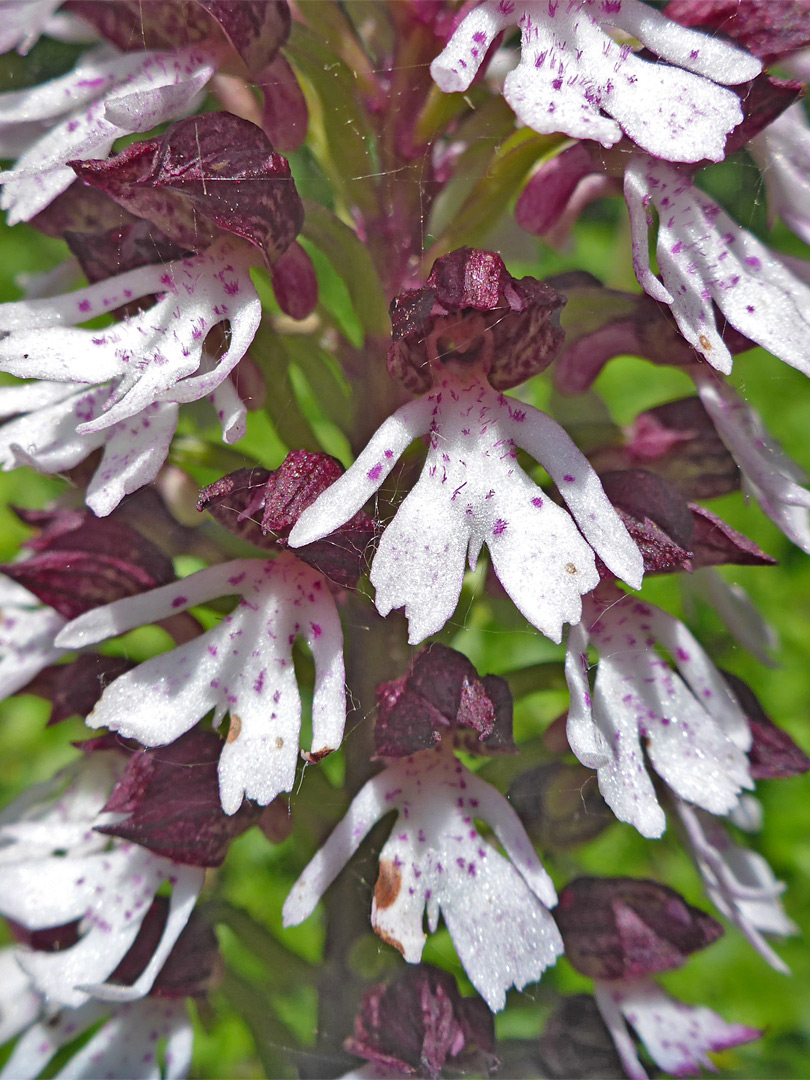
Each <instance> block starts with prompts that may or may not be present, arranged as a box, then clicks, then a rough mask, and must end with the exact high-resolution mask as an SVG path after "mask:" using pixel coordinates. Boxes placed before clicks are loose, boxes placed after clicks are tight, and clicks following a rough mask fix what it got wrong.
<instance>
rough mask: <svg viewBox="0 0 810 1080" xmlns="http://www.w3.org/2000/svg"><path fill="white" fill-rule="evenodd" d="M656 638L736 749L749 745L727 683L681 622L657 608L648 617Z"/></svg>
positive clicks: (747, 732) (748, 731)
mask: <svg viewBox="0 0 810 1080" xmlns="http://www.w3.org/2000/svg"><path fill="white" fill-rule="evenodd" d="M648 618H649V619H650V623H651V625H652V629H653V634H654V636H655V637H656V639H657V640H658V641H659V642H660V643H661V644H662V645H663V646H664V648H665V649H666V650H667V651H668V652H669V654H670V656H671V657H672V659H673V660H674V661H675V664H676V666H677V668H678V670H679V671H680V673H681V675H682V676H683V678H684V681H685V682H686V683H687V685H688V686H689V688H690V689H691V691H692V693H693V694H694V695H695V697H696V698H697V700H698V701H699V702H700V704H701V705H702V706H703V708H704V709H706V710H707V711H708V712H709V714H710V716H711V718H712V719H713V720H715V721H716V722H717V724H718V725H719V726H720V728H721V729H722V731H723V733H724V734H725V735H726V736H727V737H728V738H729V739H730V740H731V742H733V743H734V745H735V746H736V747H737V748H738V749H739V750H748V749H749V747H750V746H751V729H750V727H749V726H748V721H747V720H746V718H745V714H744V713H743V711H742V709H741V708H740V706H739V704H738V702H737V699H736V698H735V696H734V694H733V693H732V692H731V689H730V687H729V685H728V683H727V682H726V681H725V679H724V678H723V676H722V675H721V674H720V672H719V671H718V670H717V668H716V667H715V666H714V664H713V663H712V662H711V660H710V659H709V657H708V656H707V655H706V653H705V652H704V651H703V649H702V648H701V646H700V645H699V644H698V643H697V641H696V640H695V638H694V637H693V636H692V634H690V632H689V631H688V630H687V629H686V627H685V626H684V625H683V623H682V622H679V621H678V619H674V618H673V617H672V616H671V615H668V614H667V613H666V612H665V611H662V610H661V609H660V608H655V607H651V609H650V614H649V616H648Z"/></svg>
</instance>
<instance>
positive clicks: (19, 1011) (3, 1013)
mask: <svg viewBox="0 0 810 1080" xmlns="http://www.w3.org/2000/svg"><path fill="white" fill-rule="evenodd" d="M41 1008H42V996H41V995H40V994H38V993H37V992H36V990H34V989H33V987H32V986H31V980H30V979H29V978H28V976H27V975H26V974H25V972H24V971H23V969H22V968H21V967H20V965H19V964H18V963H17V950H16V949H15V948H13V947H9V948H5V949H0V1045H2V1044H3V1043H7V1042H8V1041H9V1040H10V1039H13V1038H14V1037H15V1036H16V1035H19V1034H20V1032H21V1031H24V1030H25V1029H26V1028H27V1027H30V1026H31V1024H33V1023H34V1021H35V1020H36V1018H37V1016H38V1015H39V1012H40V1009H41Z"/></svg>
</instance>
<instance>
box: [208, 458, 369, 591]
mask: <svg viewBox="0 0 810 1080" xmlns="http://www.w3.org/2000/svg"><path fill="white" fill-rule="evenodd" d="M342 474H343V466H342V465H341V464H340V462H339V461H336V460H335V458H333V457H330V456H329V454H322V453H316V452H314V451H310V450H293V451H292V452H291V453H289V454H288V455H287V457H286V458H285V459H284V461H283V462H282V463H281V465H280V466H279V467H278V468H277V469H275V470H274V471H273V472H271V471H270V470H269V469H261V468H258V467H257V468H247V469H238V470H237V471H236V472H233V473H228V475H227V476H223V477H222V478H221V479H220V480H217V481H215V483H213V484H209V486H208V487H206V488H203V490H202V491H201V492H200V497H199V499H198V500H197V509H198V510H200V511H202V510H208V512H209V513H210V514H211V515H212V517H214V518H215V519H216V520H217V521H218V522H219V523H220V525H224V526H225V528H226V529H228V530H230V532H232V533H234V535H236V536H239V537H241V538H242V539H243V540H246V541H247V542H248V543H251V544H255V545H256V546H257V547H260V548H263V549H265V550H268V549H270V550H278V549H279V548H285V547H286V546H287V537H288V536H289V534H290V530H291V529H292V527H293V525H295V523H296V521H297V520H298V518H299V517H300V516H301V514H302V513H303V512H304V510H306V508H307V507H308V506H310V505H311V504H312V503H313V502H314V501H315V499H317V497H318V496H319V495H320V494H321V492H323V491H325V490H326V489H327V488H328V487H329V486H330V485H331V484H333V483H334V482H335V480H337V478H338V477H339V476H341V475H342ZM373 535H374V522H373V521H372V520H371V518H370V517H369V516H368V514H365V513H364V512H363V511H362V510H361V511H359V512H358V513H357V514H355V515H354V517H353V518H352V519H351V520H350V521H348V522H347V523H346V524H345V525H343V526H341V528H339V529H337V530H336V531H335V532H333V533H331V534H330V535H329V536H326V537H324V539H323V540H318V541H316V542H315V543H313V544H307V545H305V546H304V547H300V548H296V549H295V554H296V556H297V557H298V558H299V559H303V561H304V562H306V563H309V565H310V566H313V567H314V568H315V569H316V570H320V572H321V573H322V574H324V575H325V576H326V577H328V578H329V579H330V581H333V582H334V583H335V584H336V585H339V586H341V587H342V588H346V589H348V588H354V587H355V586H356V585H357V581H358V579H359V578H360V576H361V574H363V573H364V572H365V568H366V562H365V551H366V548H367V547H368V544H369V543H370V541H371V539H372V537H373Z"/></svg>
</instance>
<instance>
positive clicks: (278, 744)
mask: <svg viewBox="0 0 810 1080" xmlns="http://www.w3.org/2000/svg"><path fill="white" fill-rule="evenodd" d="M283 745H284V740H283V739H282V737H281V736H280V735H277V736H276V750H280V749H281V748H282V746H283Z"/></svg>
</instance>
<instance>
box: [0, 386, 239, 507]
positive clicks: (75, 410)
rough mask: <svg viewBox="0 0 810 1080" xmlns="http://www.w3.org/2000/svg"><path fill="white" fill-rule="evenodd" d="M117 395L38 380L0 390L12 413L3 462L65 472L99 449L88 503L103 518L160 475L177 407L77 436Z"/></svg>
mask: <svg viewBox="0 0 810 1080" xmlns="http://www.w3.org/2000/svg"><path fill="white" fill-rule="evenodd" d="M222 385H223V386H227V385H229V384H227V383H223V384H222ZM112 393H113V384H106V385H103V386H98V387H90V388H88V387H87V386H86V385H83V384H82V383H59V382H46V381H41V382H32V383H25V384H23V385H21V386H5V387H2V388H0V417H12V419H10V420H8V421H7V422H6V423H5V424H3V425H2V426H0V467H2V469H3V470H4V471H8V470H10V469H16V468H17V467H18V466H20V465H27V466H28V467H29V468H32V469H36V470H37V472H42V473H63V472H66V471H67V470H68V469H72V468H73V467H74V466H75V465H78V464H79V462H81V461H84V460H85V458H87V457H88V456H89V455H90V454H92V453H93V451H94V450H98V449H102V451H103V452H102V457H101V461H100V462H99V464H98V466H97V468H96V471H95V473H94V475H93V478H92V480H91V481H90V483H89V485H88V487H87V494H86V497H85V501H86V503H87V505H88V506H89V507H90V509H91V510H93V511H94V512H95V513H96V514H97V515H98V516H99V517H104V516H105V515H106V514H109V513H110V512H111V511H112V510H114V509H115V507H116V506H117V505H118V503H119V502H120V501H121V499H123V497H124V496H125V495H128V494H129V493H130V492H131V491H136V490H137V489H138V488H139V487H142V486H143V485H144V484H148V483H150V482H151V481H152V480H154V479H155V477H156V476H157V474H158V472H159V470H160V468H161V466H162V465H163V463H164V461H165V460H166V456H167V454H168V452H169V447H170V445H171V441H172V436H173V435H174V432H175V428H176V427H177V412H178V406H177V405H176V404H174V403H172V402H154V403H153V404H151V405H148V406H147V407H146V408H145V409H142V410H141V412H139V413H137V414H136V415H135V416H130V417H127V418H126V419H125V420H119V421H118V423H116V424H113V425H112V426H111V427H105V428H104V429H103V430H101V431H96V432H94V433H92V434H87V435H81V434H79V432H78V430H77V429H78V428H79V427H80V426H81V425H82V424H86V423H89V422H90V421H92V420H97V419H98V418H99V417H100V416H102V415H103V409H104V405H105V403H106V402H107V401H108V400H109V399H110V397H111V395H112Z"/></svg>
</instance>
